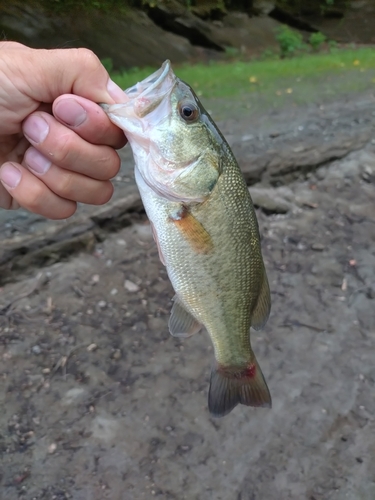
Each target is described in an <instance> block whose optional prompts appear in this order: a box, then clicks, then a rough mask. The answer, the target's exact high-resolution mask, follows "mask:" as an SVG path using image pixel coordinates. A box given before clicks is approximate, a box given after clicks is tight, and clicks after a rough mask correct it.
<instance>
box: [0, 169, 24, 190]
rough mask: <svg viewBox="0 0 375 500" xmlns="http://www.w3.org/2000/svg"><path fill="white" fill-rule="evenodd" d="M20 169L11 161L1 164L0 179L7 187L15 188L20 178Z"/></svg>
mask: <svg viewBox="0 0 375 500" xmlns="http://www.w3.org/2000/svg"><path fill="white" fill-rule="evenodd" d="M21 176H22V174H21V170H20V169H19V168H17V167H15V166H14V165H13V164H12V163H7V164H5V165H3V166H2V167H1V169H0V180H1V182H2V183H3V184H5V186H6V187H8V188H11V189H13V188H15V187H17V186H18V184H19V183H20V180H21Z"/></svg>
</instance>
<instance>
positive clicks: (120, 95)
mask: <svg viewBox="0 0 375 500" xmlns="http://www.w3.org/2000/svg"><path fill="white" fill-rule="evenodd" d="M107 91H108V94H109V95H110V96H111V97H112V99H113V100H114V101H115V102H117V103H122V102H126V101H127V100H128V99H127V96H126V94H125V92H124V91H123V90H121V89H120V87H119V86H118V85H117V84H116V83H115V82H114V81H113V80H111V79H109V80H108V83H107Z"/></svg>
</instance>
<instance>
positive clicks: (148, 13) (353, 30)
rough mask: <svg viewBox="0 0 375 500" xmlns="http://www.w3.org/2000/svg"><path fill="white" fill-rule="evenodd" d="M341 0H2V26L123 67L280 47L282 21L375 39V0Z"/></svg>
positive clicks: (334, 35)
mask: <svg viewBox="0 0 375 500" xmlns="http://www.w3.org/2000/svg"><path fill="white" fill-rule="evenodd" d="M308 1H309V0H305V1H304V2H300V3H298V5H304V4H306V5H308ZM340 2H341V0H337V2H336V1H335V4H334V8H333V7H332V8H331V10H329V9H328V10H325V11H324V12H323V11H322V10H321V9H320V10H317V9H308V8H306V9H300V8H299V9H297V8H294V9H293V8H291V7H285V5H286V4H288V5H289V4H292V3H293V2H290V1H288V2H285V0H279V2H277V1H271V0H254V1H252V2H245V3H244V7H243V8H244V9H245V10H246V12H239V11H229V12H226V11H225V9H224V7H223V8H222V9H221V10H219V11H218V9H217V4H213V3H209V2H208V1H206V0H205V1H202V2H201V3H196V4H195V6H193V7H192V8H191V9H188V8H186V7H184V6H183V5H182V4H181V3H179V2H178V1H177V0H159V1H158V2H157V3H152V4H150V5H148V6H147V7H146V6H145V9H144V10H143V11H141V10H136V9H130V8H129V9H128V10H127V11H126V12H125V13H122V14H119V13H116V12H113V11H108V12H103V11H102V10H94V9H89V10H87V9H86V10H84V11H79V10H77V11H74V12H64V13H55V12H51V11H50V10H46V9H45V8H44V7H43V4H42V3H41V2H38V0H35V1H33V2H31V1H30V2H22V1H20V0H11V1H8V2H3V3H0V30H1V33H3V37H4V38H5V39H8V40H15V41H19V42H22V43H25V44H27V45H29V46H32V47H37V48H42V47H47V48H53V47H87V48H90V49H92V50H93V51H94V52H95V53H96V54H98V56H99V57H100V58H101V59H104V58H111V59H112V61H113V64H114V67H115V68H116V69H120V68H129V67H133V66H147V65H150V66H158V65H159V64H160V63H161V62H162V61H164V60H165V59H167V58H169V59H171V60H172V61H173V62H174V63H181V62H186V61H195V60H209V59H218V58H223V57H227V56H226V52H228V51H227V49H228V47H231V48H235V49H237V50H238V51H240V52H241V53H243V54H247V55H252V54H259V53H262V52H263V51H264V50H266V49H270V48H274V49H275V48H276V47H277V43H276V40H275V32H276V30H277V28H278V27H279V26H280V23H281V22H282V23H287V24H290V25H291V26H293V27H295V28H299V29H302V30H304V31H322V32H323V33H325V34H326V35H327V36H328V37H329V38H331V39H336V40H337V41H339V42H356V43H374V42H375V31H374V29H373V26H374V25H375V2H374V1H373V0H352V1H351V2H350V5H348V6H347V7H345V8H344V7H343V6H341V3H340ZM310 3H311V2H310ZM313 4H314V5H315V6H316V5H318V4H319V2H315V0H314V2H312V3H311V5H313ZM210 5H211V7H210ZM223 5H224V4H223ZM296 5H297V4H296ZM345 5H347V2H345ZM340 6H341V7H340ZM245 7H246V8H245ZM332 9H333V10H332ZM334 12H335V13H336V16H334V15H333V13H334Z"/></svg>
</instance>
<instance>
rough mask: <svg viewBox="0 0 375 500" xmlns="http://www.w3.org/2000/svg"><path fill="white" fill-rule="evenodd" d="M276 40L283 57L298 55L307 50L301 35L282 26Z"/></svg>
mask: <svg viewBox="0 0 375 500" xmlns="http://www.w3.org/2000/svg"><path fill="white" fill-rule="evenodd" d="M276 40H277V41H278V42H279V45H280V52H281V57H288V56H289V57H290V56H294V55H295V54H296V53H298V52H301V51H303V50H306V44H304V43H303V38H302V35H301V33H298V31H294V30H291V29H290V28H289V27H288V26H285V25H283V26H281V27H280V28H279V30H278V32H277V34H276Z"/></svg>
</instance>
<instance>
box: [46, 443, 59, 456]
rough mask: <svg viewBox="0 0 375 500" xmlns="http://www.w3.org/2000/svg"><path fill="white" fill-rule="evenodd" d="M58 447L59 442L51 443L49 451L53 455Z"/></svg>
mask: <svg viewBox="0 0 375 500" xmlns="http://www.w3.org/2000/svg"><path fill="white" fill-rule="evenodd" d="M56 448H57V444H56V443H51V444H50V445H49V446H48V453H50V454H51V455H52V453H55V451H56Z"/></svg>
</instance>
